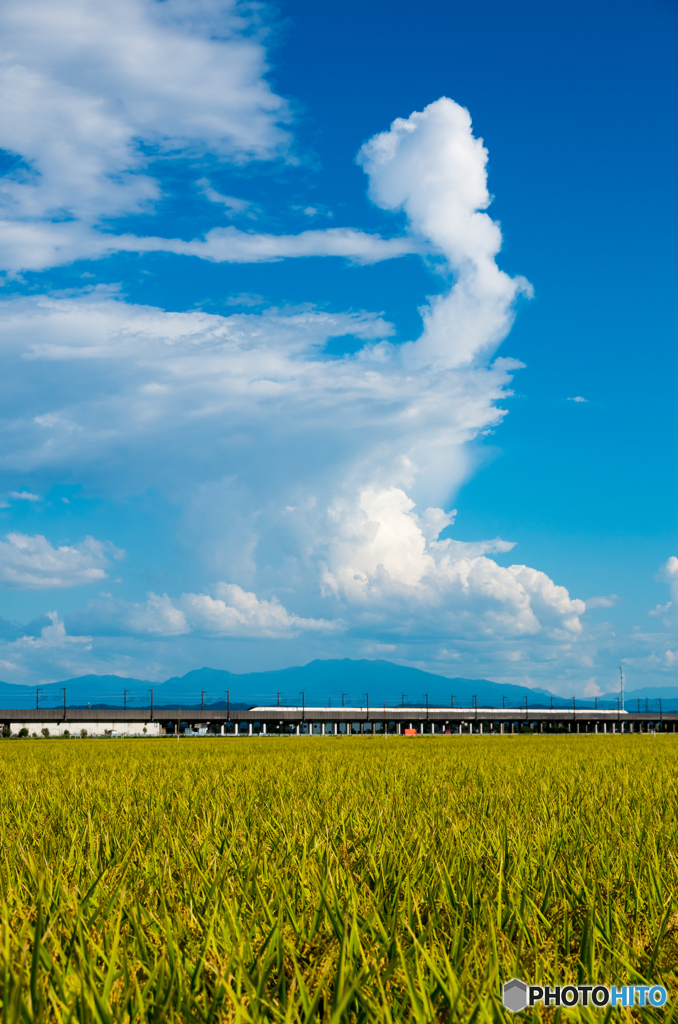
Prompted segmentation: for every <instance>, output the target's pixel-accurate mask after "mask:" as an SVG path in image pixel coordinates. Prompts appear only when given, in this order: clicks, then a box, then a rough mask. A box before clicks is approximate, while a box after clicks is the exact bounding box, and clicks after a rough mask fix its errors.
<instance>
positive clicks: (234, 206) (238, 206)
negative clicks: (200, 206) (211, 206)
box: [196, 178, 255, 217]
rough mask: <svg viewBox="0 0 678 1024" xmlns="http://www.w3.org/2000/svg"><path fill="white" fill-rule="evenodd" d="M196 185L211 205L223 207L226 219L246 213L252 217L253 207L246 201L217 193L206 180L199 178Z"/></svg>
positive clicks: (252, 204)
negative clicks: (215, 204)
mask: <svg viewBox="0 0 678 1024" xmlns="http://www.w3.org/2000/svg"><path fill="white" fill-rule="evenodd" d="M196 184H197V185H198V186H199V188H200V191H201V192H202V194H203V195H204V196H205V197H206V198H207V199H209V201H210V202H211V203H217V204H218V205H220V206H223V207H225V213H226V216H228V217H234V216H236V215H237V214H241V213H248V214H249V216H254V210H255V205H254V203H250V202H249V201H248V200H247V199H238V198H237V197H236V196H225V195H222V194H221V192H217V190H216V189H215V188H212V186H211V184H210V182H209V180H208V179H207V178H199V179H198V181H197V182H196Z"/></svg>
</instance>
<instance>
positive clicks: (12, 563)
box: [0, 533, 123, 590]
mask: <svg viewBox="0 0 678 1024" xmlns="http://www.w3.org/2000/svg"><path fill="white" fill-rule="evenodd" d="M109 554H112V555H113V556H114V557H116V558H119V557H121V556H122V554H123V552H121V551H118V550H117V549H115V548H113V547H112V545H110V544H104V543H102V542H101V541H99V540H95V539H94V537H86V538H85V540H84V541H83V542H82V543H81V544H76V545H74V546H72V547H69V546H68V545H62V546H61V547H59V548H54V547H52V545H51V544H50V543H49V541H48V540H46V539H45V537H42V536H41V535H40V534H37V535H36V536H35V537H28V536H26V535H25V534H23V533H8V534H7V538H6V540H5V541H0V587H3V588H4V589H9V590H45V589H52V588H61V587H78V586H81V585H82V584H84V583H96V582H97V581H98V580H102V579H105V578H106V575H107V574H106V571H105V570H106V567H107V566H108V564H109V562H108V557H107V556H108V555H109Z"/></svg>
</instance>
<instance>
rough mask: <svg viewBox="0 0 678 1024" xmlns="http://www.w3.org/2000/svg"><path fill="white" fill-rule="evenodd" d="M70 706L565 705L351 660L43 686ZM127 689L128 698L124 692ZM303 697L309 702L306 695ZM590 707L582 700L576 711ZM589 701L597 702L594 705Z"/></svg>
mask: <svg viewBox="0 0 678 1024" xmlns="http://www.w3.org/2000/svg"><path fill="white" fill-rule="evenodd" d="M64 689H65V691H66V704H67V706H69V707H86V706H87V705H88V704H89V705H91V706H92V707H122V706H123V704H124V702H125V701H126V702H127V705H128V706H129V707H131V708H140V707H148V706H149V705H150V702H151V691H153V703H154V706H155V707H162V706H163V705H164V706H173V707H176V706H177V705H183V706H184V707H191V706H200V704H201V703H203V702H204V703H205V705H209V706H213V707H226V706H227V701H228V700H230V703H231V707H233V708H247V707H251V706H253V705H257V704H276V703H278V702H279V703H280V704H282V705H288V706H289V705H297V704H299V705H300V704H301V703H302V700H303V701H304V702H305V703H306V705H307V706H312V705H327V704H328V702H331V703H332V704H333V705H339V706H340V705H341V704H342V701H343V702H344V704H345V705H346V706H347V707H350V706H363V707H364V706H365V703H366V701H367V699H368V695H369V703H370V704H371V705H372V706H373V707H375V706H377V705H378V704H384V703H386V705H387V706H393V705H396V704H397V705H400V704H402V703H404V704H405V705H414V706H422V705H424V704H425V703H426V700H427V698H428V702H429V704H430V705H431V706H434V705H437V706H439V707H440V706H445V707H449V706H450V705H451V704H452V703H454V705H455V706H456V707H472V706H473V704H474V703H477V705H478V707H483V706H485V707H502V706H503V705H504V704H505V706H506V707H516V706H519V705H524V703H525V699H526V698H527V700H528V702H529V704H530V706H531V707H534V706H535V705H542V706H544V707H549V706H550V705H551V701H553V705H554V707H559V706H562V705H563V703H565V701H564V699H563V698H562V697H558V696H557V695H556V694H554V693H552V692H551V691H550V690H543V689H530V688H529V687H526V686H514V685H511V684H508V683H495V682H492V681H491V680H489V679H461V678H455V679H449V678H448V677H447V676H441V675H436V674H435V673H433V672H423V671H421V669H417V668H407V667H406V666H403V665H395V664H393V663H392V662H390V661H367V660H363V661H353V660H351V659H350V658H343V659H340V660H339V659H328V660H316V661H311V662H310V663H309V664H308V665H302V666H298V667H294V668H284V669H278V670H275V671H270V672H245V673H235V672H228V671H225V670H223V669H213V668H201V669H196V670H194V671H192V672H187V673H186V675H184V676H173V677H172V678H171V679H167V680H165V682H162V683H154V682H150V681H149V680H147V679H127V678H124V677H123V676H95V675H90V676H78V677H77V678H74V679H64V680H62V681H61V682H58V683H49V684H45V685H44V686H40V687H39V688H38V691H39V692H38V693H37V699H38V700H39V702H40V707H45V708H53V707H57V706H59V705H60V704H62V703H63V700H64V695H63V690H64ZM124 691H126V692H124ZM302 694H303V697H302ZM618 697H619V694H618V693H608V694H605V695H604V696H603V697H600V698H598V703H599V705H600V706H602V707H604V706H605V702H609V703H610V704H611V705H612V706H615V705H616V701H617V699H618ZM659 700H661V701H662V706H663V707H664V709H665V710H667V711H668V710H678V687H676V686H669V687H646V688H644V689H641V690H632V691H630V692H628V693H627V694H626V708H627V710H629V711H633V710H635V709H636V706H637V702H638V701H640V707H641V709H644V707H645V701H648V702H651V703H650V704H649V707H650V708H652V709H654V707H655V706H657V707H658V706H659ZM584 703H585V702H584V701H581V702H580V701H579V699H577V704H578V706H584ZM586 703H590V704H593V700H590V701H587V702H586ZM35 706H36V688H35V687H32V686H21V685H17V684H14V683H3V682H0V707H3V708H30V707H35Z"/></svg>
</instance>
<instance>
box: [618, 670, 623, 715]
mask: <svg viewBox="0 0 678 1024" xmlns="http://www.w3.org/2000/svg"><path fill="white" fill-rule="evenodd" d="M619 682H620V689H621V709H622V711H623V710H624V669H623V667H622V666H621V665H620V666H619Z"/></svg>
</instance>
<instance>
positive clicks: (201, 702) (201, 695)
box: [200, 690, 205, 711]
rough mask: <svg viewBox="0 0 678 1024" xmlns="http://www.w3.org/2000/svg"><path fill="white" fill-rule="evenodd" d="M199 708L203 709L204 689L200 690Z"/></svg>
mask: <svg viewBox="0 0 678 1024" xmlns="http://www.w3.org/2000/svg"><path fill="white" fill-rule="evenodd" d="M200 710H201V711H204V710H205V691H204V690H201V691H200Z"/></svg>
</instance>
